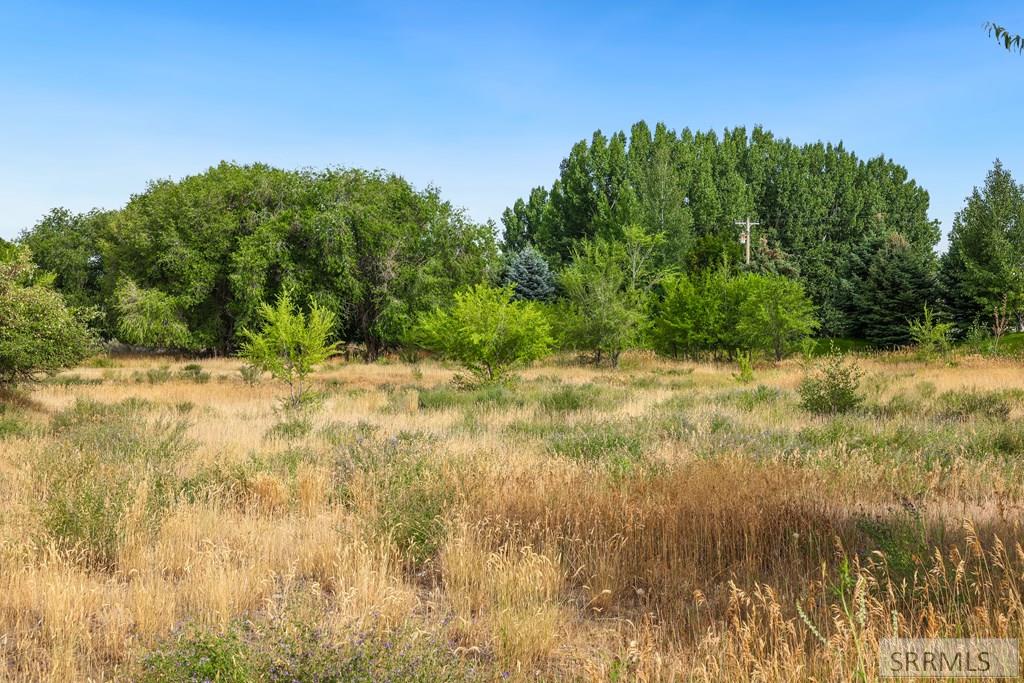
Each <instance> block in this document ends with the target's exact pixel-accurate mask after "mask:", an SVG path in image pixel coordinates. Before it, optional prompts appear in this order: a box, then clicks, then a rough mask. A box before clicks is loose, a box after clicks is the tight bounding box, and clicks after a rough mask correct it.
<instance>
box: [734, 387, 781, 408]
mask: <svg viewBox="0 0 1024 683" xmlns="http://www.w3.org/2000/svg"><path fill="white" fill-rule="evenodd" d="M781 395H782V392H780V391H779V390H778V389H776V388H774V387H766V386H764V385H763V384H762V385H760V386H758V387H756V388H755V389H751V390H749V391H743V392H741V393H740V394H739V395H737V397H736V403H737V404H738V405H739V406H740V407H741V408H743V409H745V410H753V409H754V408H756V407H757V406H761V405H765V404H768V403H774V402H775V401H778V400H779V397H780V396H781Z"/></svg>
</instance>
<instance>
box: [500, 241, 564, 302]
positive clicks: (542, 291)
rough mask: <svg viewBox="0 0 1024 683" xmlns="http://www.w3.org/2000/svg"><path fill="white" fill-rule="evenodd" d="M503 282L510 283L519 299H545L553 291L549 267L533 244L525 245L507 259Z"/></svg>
mask: <svg viewBox="0 0 1024 683" xmlns="http://www.w3.org/2000/svg"><path fill="white" fill-rule="evenodd" d="M505 283H506V284H509V285H512V288H513V291H514V296H515V298H516V299H518V300H520V301H547V300H548V299H550V298H551V297H552V296H553V295H554V293H555V278H554V276H553V275H552V274H551V268H550V267H549V266H548V262H547V261H545V260H544V257H543V256H542V255H541V253H540V252H539V251H537V249H536V247H534V246H533V245H527V246H526V248H524V249H523V250H522V251H520V252H519V253H518V254H515V255H514V256H513V257H512V258H511V259H510V260H509V263H508V268H506V270H505Z"/></svg>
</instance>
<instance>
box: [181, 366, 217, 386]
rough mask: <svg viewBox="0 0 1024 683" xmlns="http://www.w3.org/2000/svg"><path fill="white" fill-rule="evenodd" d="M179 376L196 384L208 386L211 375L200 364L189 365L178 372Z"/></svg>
mask: <svg viewBox="0 0 1024 683" xmlns="http://www.w3.org/2000/svg"><path fill="white" fill-rule="evenodd" d="M178 376H179V377H181V378H182V379H184V380H188V381H190V382H195V383H196V384H206V383H207V382H209V381H210V373H208V372H205V371H204V370H203V366H202V365H200V364H199V363H189V364H188V365H186V366H185V367H183V368H182V369H181V370H179V371H178Z"/></svg>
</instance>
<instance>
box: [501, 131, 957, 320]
mask: <svg viewBox="0 0 1024 683" xmlns="http://www.w3.org/2000/svg"><path fill="white" fill-rule="evenodd" d="M623 149H624V150H625V153H624V157H625V171H624V172H623V171H622V168H623V163H622V158H623ZM541 197H542V195H541V194H540V193H536V192H535V193H533V194H531V197H530V214H531V215H533V216H543V220H542V221H540V222H541V223H542V224H543V230H541V231H539V233H538V234H539V235H542V238H538V239H537V240H536V241H535V243H536V245H537V247H538V248H539V249H541V251H542V252H544V254H545V256H547V257H548V258H549V259H551V260H552V262H554V263H565V262H567V261H568V260H570V259H571V251H572V249H573V246H574V245H575V244H577V243H578V242H579V241H580V240H587V239H593V238H594V237H598V236H599V237H601V238H603V239H612V240H619V239H621V238H622V234H623V233H622V231H623V230H624V229H625V228H626V227H627V226H629V225H632V224H638V225H640V226H642V227H643V228H644V229H645V230H647V231H648V232H650V233H652V234H657V233H661V234H664V235H665V241H664V243H663V244H662V245H661V247H660V249H659V251H658V254H657V257H658V265H659V266H665V267H669V268H672V267H675V268H683V269H686V270H688V271H689V272H691V273H694V274H695V273H696V271H701V270H705V269H712V270H713V269H717V268H719V267H720V266H721V265H722V264H723V263H728V264H729V266H730V267H731V268H733V269H736V268H737V267H738V266H739V265H740V263H741V262H740V259H739V258H738V257H739V256H740V253H741V252H740V245H739V243H738V237H739V229H738V228H737V227H736V225H734V221H736V220H740V219H744V218H746V217H748V216H749V217H751V218H753V219H755V220H757V221H758V222H759V223H760V224H759V225H758V226H757V227H756V229H755V233H754V244H755V245H757V244H759V243H760V240H761V238H762V237H763V238H765V239H766V240H767V243H768V244H770V245H771V249H772V250H775V251H776V252H777V253H779V254H785V255H786V257H787V258H786V259H785V261H786V263H783V262H782V261H780V262H778V263H777V264H773V265H779V266H782V267H783V268H784V269H785V272H784V273H783V274H786V275H789V276H791V277H796V278H797V279H799V280H800V281H801V282H802V284H803V285H804V287H805V290H806V291H807V293H808V295H809V296H810V297H811V300H812V301H813V302H814V304H815V308H816V310H817V311H818V315H819V318H820V319H821V321H822V325H823V327H822V332H825V333H827V334H833V335H836V334H844V333H848V332H849V331H850V330H851V329H852V328H853V327H855V325H854V324H853V321H852V320H851V319H850V318H849V306H848V305H847V300H846V298H845V293H844V292H845V290H844V288H843V275H842V274H843V273H844V272H846V271H847V270H848V266H849V262H851V261H852V260H855V259H856V258H857V257H858V256H857V255H858V254H859V253H860V252H861V251H862V250H863V247H864V245H865V244H870V243H872V242H873V241H875V240H877V239H878V238H879V237H880V236H884V235H887V234H889V233H891V232H899V233H900V234H902V235H903V236H904V237H905V238H906V239H907V240H908V241H909V242H910V243H911V244H912V245H913V246H914V247H915V248H920V249H922V250H927V249H931V248H933V247H934V246H935V244H936V243H937V242H938V239H939V229H938V225H937V224H936V223H935V222H934V221H931V220H930V219H929V218H928V202H929V197H928V193H927V192H925V191H924V190H923V189H922V188H921V187H920V186H918V185H917V184H916V183H915V182H914V181H913V179H911V178H910V177H909V174H908V173H907V171H906V169H905V168H903V167H902V166H899V165H898V164H896V163H894V162H893V161H892V160H889V159H886V158H884V157H877V158H873V159H867V160H864V159H860V158H858V157H857V156H856V155H855V154H853V153H852V152H850V151H849V150H847V149H846V148H845V147H843V145H841V144H837V145H833V144H828V143H824V142H817V143H813V144H806V145H796V144H794V143H792V142H791V141H789V140H785V139H778V138H776V137H775V136H773V135H772V134H771V133H770V132H768V131H766V130H764V129H762V128H754V129H752V130H749V131H748V130H747V129H745V128H735V129H731V130H725V131H723V132H722V133H721V135H719V134H718V133H716V132H713V131H707V132H701V131H696V132H694V131H691V130H688V129H683V130H682V131H680V132H678V133H677V132H674V131H671V130H669V129H668V128H667V127H666V126H664V125H663V124H658V125H657V126H656V127H655V130H654V132H653V133H652V131H651V128H650V127H649V126H648V125H647V124H646V123H644V122H638V123H637V124H635V125H634V126H633V127H632V128H631V129H630V132H629V135H628V136H626V135H625V134H623V133H614V134H612V135H611V136H610V137H609V136H605V135H604V134H603V133H601V132H600V131H598V132H597V133H595V134H594V135H593V136H592V138H591V139H590V140H589V141H588V140H581V141H580V142H578V143H577V144H576V145H574V146H573V148H572V149H571V150H570V152H569V154H568V156H567V157H566V158H565V160H564V161H563V162H562V164H561V166H560V168H559V173H558V177H557V178H556V179H555V181H554V183H553V184H552V186H551V191H550V193H549V194H548V198H547V201H546V204H545V205H544V206H541V205H540V204H541ZM523 206H525V204H520V203H517V204H514V205H513V207H512V209H511V210H510V214H515V215H518V214H522V213H523V211H522V210H519V211H517V210H516V207H519V208H520V209H522V207H523ZM534 222H536V221H534ZM510 224H511V222H510ZM756 256H757V255H756V254H755V257H756ZM762 265H764V264H762ZM754 272H770V270H764V271H759V270H758V269H757V268H755V269H754ZM780 272H782V271H780Z"/></svg>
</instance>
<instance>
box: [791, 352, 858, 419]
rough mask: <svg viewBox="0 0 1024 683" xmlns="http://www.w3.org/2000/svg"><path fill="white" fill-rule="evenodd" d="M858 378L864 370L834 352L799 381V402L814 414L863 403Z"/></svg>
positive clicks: (839, 409) (855, 406) (843, 410)
mask: <svg viewBox="0 0 1024 683" xmlns="http://www.w3.org/2000/svg"><path fill="white" fill-rule="evenodd" d="M861 377H863V372H862V371H861V370H860V368H858V367H857V365H856V364H854V363H847V362H845V361H844V360H843V357H842V356H841V355H840V354H838V353H834V352H833V353H831V354H829V355H828V357H826V359H825V361H824V363H823V364H822V365H821V366H820V367H819V368H818V370H817V371H813V372H810V373H808V374H807V375H806V376H805V377H804V378H803V380H802V381H801V382H800V405H801V406H802V407H803V408H804V410H807V411H809V412H812V413H817V414H832V415H834V414H836V413H845V412H849V411H851V410H854V409H856V408H857V407H859V406H860V405H861V403H863V402H864V397H863V396H861V394H860V393H859V390H860V380H861Z"/></svg>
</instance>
